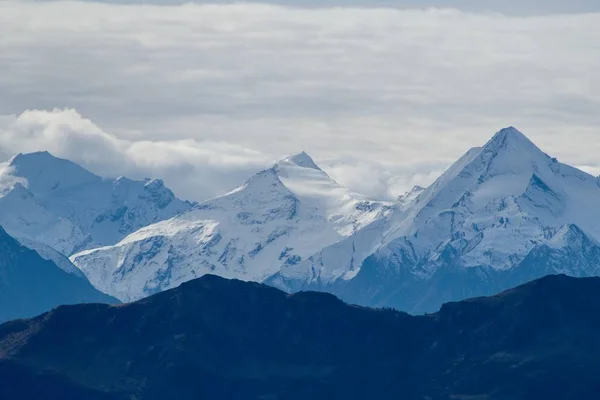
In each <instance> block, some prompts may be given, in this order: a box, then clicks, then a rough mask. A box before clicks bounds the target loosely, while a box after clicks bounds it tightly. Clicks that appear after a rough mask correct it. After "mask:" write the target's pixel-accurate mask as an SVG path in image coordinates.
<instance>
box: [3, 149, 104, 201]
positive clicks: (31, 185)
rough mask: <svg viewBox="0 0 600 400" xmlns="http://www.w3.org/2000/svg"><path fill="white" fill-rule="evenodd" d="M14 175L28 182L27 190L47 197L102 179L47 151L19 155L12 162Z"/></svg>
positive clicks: (10, 163)
mask: <svg viewBox="0 0 600 400" xmlns="http://www.w3.org/2000/svg"><path fill="white" fill-rule="evenodd" d="M9 167H12V168H13V169H14V175H15V176H17V177H20V178H25V179H26V180H27V185H26V186H27V189H28V190H29V191H30V192H32V193H33V194H35V195H42V196H43V195H46V194H48V193H49V192H51V191H53V190H57V189H59V188H60V189H64V188H69V187H74V186H78V185H82V184H85V183H89V182H93V181H99V180H100V179H101V178H100V177H98V176H96V175H94V174H92V173H91V172H89V171H88V170H86V169H85V168H83V167H81V166H80V165H78V164H75V163H74V162H72V161H69V160H65V159H62V158H58V157H55V156H53V155H52V154H50V153H49V152H47V151H39V152H35V153H26V154H17V155H16V156H14V157H13V158H12V159H11V160H10V162H9Z"/></svg>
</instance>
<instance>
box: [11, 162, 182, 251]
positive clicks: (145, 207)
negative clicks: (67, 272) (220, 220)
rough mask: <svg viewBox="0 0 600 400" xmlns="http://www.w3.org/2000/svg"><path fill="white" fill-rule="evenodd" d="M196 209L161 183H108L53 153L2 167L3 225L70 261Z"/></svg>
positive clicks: (14, 233)
mask: <svg viewBox="0 0 600 400" xmlns="http://www.w3.org/2000/svg"><path fill="white" fill-rule="evenodd" d="M191 207H192V204H190V203H188V202H184V201H181V200H179V199H177V198H176V197H175V196H174V195H173V193H172V192H171V191H170V190H169V189H167V188H166V187H165V186H164V185H163V183H162V181H160V180H156V179H154V180H146V181H132V180H130V179H127V178H123V177H121V178H118V179H105V178H101V177H99V176H96V175H94V174H92V173H91V172H89V171H87V170H85V169H84V168H82V167H80V166H79V165H77V164H75V163H73V162H71V161H68V160H63V159H59V158H56V157H54V156H52V155H51V154H49V153H47V152H39V153H31V154H19V155H17V156H15V157H13V158H12V159H11V160H10V161H8V162H7V163H5V164H3V165H2V166H1V167H0V224H1V225H2V226H3V227H4V228H5V229H6V231H7V232H9V233H10V234H11V235H13V236H15V237H18V238H25V239H30V240H34V241H35V242H39V243H43V244H45V245H48V246H50V247H52V248H54V249H55V250H58V251H60V252H61V253H63V254H65V255H71V254H72V253H74V252H76V251H80V250H83V249H88V248H93V247H99V246H105V245H110V244H115V243H117V242H119V241H120V240H121V239H123V238H124V237H125V236H127V235H128V234H130V233H132V232H134V231H136V230H137V229H139V228H142V227H144V226H146V225H149V224H151V223H154V222H157V221H160V220H164V219H167V218H171V217H173V216H175V215H177V214H179V213H181V212H184V211H187V210H189V209H190V208H191Z"/></svg>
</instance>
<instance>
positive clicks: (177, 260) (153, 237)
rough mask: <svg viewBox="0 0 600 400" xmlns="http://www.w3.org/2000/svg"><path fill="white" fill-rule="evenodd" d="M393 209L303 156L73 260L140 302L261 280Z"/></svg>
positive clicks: (102, 285) (97, 281)
mask: <svg viewBox="0 0 600 400" xmlns="http://www.w3.org/2000/svg"><path fill="white" fill-rule="evenodd" d="M390 212H391V207H390V205H388V204H385V203H381V202H376V201H372V200H369V199H367V198H365V197H364V196H361V195H358V194H356V193H353V192H351V191H349V190H348V189H346V188H344V187H342V186H340V185H338V184H337V183H336V182H335V181H333V180H332V179H331V178H330V177H329V176H328V175H327V174H326V173H325V172H323V171H322V170H321V169H320V168H319V167H318V166H317V165H316V164H315V163H314V162H313V160H312V159H311V158H310V157H309V156H308V155H307V154H306V153H300V154H297V155H295V156H293V157H289V158H286V159H284V160H282V161H280V162H278V163H277V164H275V165H274V166H273V167H272V168H269V169H267V170H264V171H261V172H259V173H258V174H256V175H254V176H253V177H251V178H250V179H249V180H248V181H247V182H246V183H245V184H244V185H242V186H241V187H239V188H237V189H235V190H234V191H232V192H230V193H228V194H225V195H223V196H221V197H217V198H215V199H211V200H208V201H205V202H203V203H201V204H200V205H198V206H197V207H195V208H194V209H193V210H191V211H189V212H187V213H184V214H181V215H179V216H177V217H175V218H172V219H170V220H167V221H163V222H159V223H157V224H153V225H150V226H147V227H145V228H142V229H140V230H139V231H137V232H135V233H133V234H131V235H129V236H128V237H126V238H125V239H123V240H122V241H121V242H120V243H118V244H116V245H114V246H109V247H104V248H99V249H92V250H88V251H84V252H81V253H78V254H75V255H73V256H72V257H71V260H72V261H73V262H74V263H75V264H76V265H77V266H78V267H80V268H81V269H82V271H84V272H85V274H86V276H87V277H88V278H89V279H90V281H91V282H92V284H94V285H95V286H96V287H97V288H99V289H100V290H102V291H104V292H106V293H109V294H111V295H113V296H115V297H117V298H119V299H121V300H123V301H129V300H136V299H139V298H141V297H145V296H148V295H150V294H153V293H156V292H158V291H161V290H165V289H169V288H172V287H175V286H177V285H179V284H180V283H182V282H185V281H187V280H190V279H193V278H196V277H200V276H202V275H204V274H207V273H212V274H218V275H221V276H224V277H228V278H240V279H243V280H254V281H261V280H263V279H265V278H268V277H269V276H270V275H272V274H274V273H276V272H277V271H279V270H280V269H281V268H282V267H284V266H287V265H294V264H297V263H299V262H301V261H303V260H305V259H307V258H308V257H310V256H312V255H313V254H314V253H316V252H318V251H319V250H320V249H322V248H323V247H325V246H328V245H334V244H335V243H338V242H339V241H340V240H342V239H344V238H346V237H349V236H353V235H354V234H356V233H357V232H359V231H361V230H362V229H365V228H366V227H369V226H370V225H371V224H372V223H374V222H376V221H378V220H380V219H382V218H383V217H384V216H385V215H387V214H389V213H390ZM367 229H368V228H367ZM358 247H359V250H361V251H364V252H368V251H369V250H370V249H369V248H367V249H362V248H361V247H360V246H358Z"/></svg>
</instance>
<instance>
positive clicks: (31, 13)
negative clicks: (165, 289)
mask: <svg viewBox="0 0 600 400" xmlns="http://www.w3.org/2000/svg"><path fill="white" fill-rule="evenodd" d="M598 24H600V14H589V15H555V16H548V17H532V18H521V17H506V16H502V15H491V14H489V15H484V14H470V13H465V12H460V11H456V10H435V9H430V10H412V11H406V10H398V9H364V8H363V9H352V8H346V9H343V8H318V9H297V8H289V7H277V6H268V5H258V4H254V5H252V4H239V5H203V6H201V5H194V4H186V5H181V6H164V7H157V6H148V5H137V6H124V5H117V4H112V5H111V4H96V3H77V2H53V3H29V2H11V1H5V2H0V70H1V71H2V73H1V74H0V93H1V94H0V114H5V115H6V114H14V115H21V113H22V112H23V110H26V109H46V110H52V109H53V108H55V107H59V108H63V109H64V108H74V109H76V110H77V111H78V112H79V113H81V114H82V115H84V116H85V117H87V118H90V119H91V120H92V121H94V123H97V124H98V125H99V126H101V127H102V129H100V128H98V127H97V126H96V125H94V124H92V123H91V122H89V121H86V120H84V119H82V118H79V116H78V115H77V116H75V115H74V114H73V113H74V112H73V111H58V112H53V113H50V112H47V113H44V112H42V113H41V114H40V113H37V114H36V113H35V112H29V113H25V114H22V115H21V116H20V117H19V121H18V122H19V123H20V124H23V127H20V128H19V129H20V130H19V132H24V133H27V132H30V133H31V132H34V131H44V132H52V133H46V134H45V135H46V136H44V137H47V138H49V139H47V140H45V141H41V140H29V141H28V140H26V139H18V138H16V137H11V142H10V147H9V145H8V144H6V143H4V142H3V143H2V145H3V146H2V147H6V148H10V149H11V150H12V149H13V148H17V147H19V146H21V147H19V148H24V147H25V145H24V144H19V143H21V142H22V143H28V144H27V146H28V148H30V149H33V147H36V149H37V148H39V147H41V146H46V148H48V149H49V150H51V151H54V152H55V153H57V154H62V155H68V154H74V155H78V154H80V156H79V157H80V158H81V159H84V158H85V160H84V161H86V162H87V163H88V164H90V165H93V166H94V168H96V170H97V171H98V172H101V173H102V172H104V171H107V172H110V173H111V174H118V173H119V171H117V169H118V168H123V169H124V172H121V173H130V174H142V173H143V174H149V173H152V174H153V175H158V176H169V177H171V178H172V179H171V181H172V182H171V186H178V185H179V186H181V187H183V189H178V187H176V189H178V190H186V191H185V192H184V193H185V194H186V195H187V194H188V193H191V191H192V190H193V191H194V193H200V192H202V193H207V194H208V195H212V194H216V193H218V192H219V191H221V190H224V188H231V187H232V186H234V185H235V184H237V183H239V182H240V181H242V180H243V179H244V178H245V177H246V174H247V173H249V172H250V171H251V170H255V169H258V168H260V167H261V166H263V165H266V164H268V163H269V162H271V161H272V160H275V159H277V158H280V157H282V156H284V155H286V154H292V153H296V152H298V151H300V150H306V151H307V152H309V153H310V154H311V155H313V156H314V157H315V159H316V160H317V162H320V161H321V162H320V164H322V165H323V166H324V167H325V169H327V170H329V172H330V173H331V175H332V176H333V177H334V178H335V179H337V180H338V181H340V183H344V184H348V185H349V186H350V187H352V188H354V189H356V190H361V191H366V192H368V193H369V194H372V195H374V196H378V197H382V196H386V197H395V196H397V195H398V194H399V193H400V192H402V191H403V190H405V189H408V188H409V187H410V186H412V185H413V184H414V183H427V182H428V181H430V180H431V178H432V176H433V175H434V174H435V173H436V172H437V171H439V170H440V169H441V168H443V166H445V165H447V164H448V163H450V162H451V161H453V160H454V159H456V158H457V157H459V156H460V155H461V154H462V153H463V152H464V151H466V150H467V149H468V148H469V147H471V146H474V145H480V144H482V143H483V142H485V141H486V140H487V138H488V137H489V136H490V135H491V134H492V133H493V132H494V131H496V130H498V129H499V128H501V127H504V126H507V125H515V126H517V127H518V128H520V129H521V130H523V131H524V132H525V133H526V134H528V135H529V136H530V137H531V138H532V139H533V140H534V141H536V142H537V143H538V144H539V145H540V146H541V147H542V148H544V150H546V151H548V152H549V153H552V154H553V155H556V156H557V157H559V158H560V159H561V161H566V162H569V163H572V164H576V165H588V166H593V165H597V164H598V157H597V154H600V141H599V140H598V133H599V132H598V127H599V126H600V114H599V113H598V112H597V110H598V109H600V80H599V79H597V78H596V75H597V72H596V71H598V69H599V68H600V48H598V46H597V43H599V42H600V31H599V30H598V29H597V26H598ZM13 119H14V118H13ZM48 119H51V121H49V120H48ZM65 119H66V120H70V122H68V123H67V122H65ZM61 121H62V122H61ZM36 124H37V125H36ZM61 124H62V125H61ZM63 130H64V132H62V131H63ZM74 132H79V133H78V134H75V133H74ZM81 132H83V133H81ZM90 132H91V133H90ZM105 132H110V135H109V134H106V133H105ZM86 135H88V136H86ZM90 135H91V136H90ZM23 137H24V138H25V137H26V136H23ZM67 138H68V143H67V141H66V139H67ZM77 141H83V142H85V143H87V144H88V145H86V144H83V143H81V142H79V143H78V142H77ZM86 146H87V147H86ZM79 148H85V149H88V150H86V151H84V150H82V151H79V150H78V149H79ZM97 149H102V153H98V154H102V156H98V155H97V153H96V151H97ZM111 157H115V158H111ZM358 160H360V161H358ZM179 174H184V175H185V176H188V177H190V178H189V179H190V180H186V179H187V178H186V179H181V180H178V179H177V177H178V176H179ZM186 174H187V175H186ZM191 177H193V179H192V178H191ZM167 181H169V179H167ZM192 186H193V188H194V189H192ZM194 197H195V198H197V197H198V196H197V195H196V196H194Z"/></svg>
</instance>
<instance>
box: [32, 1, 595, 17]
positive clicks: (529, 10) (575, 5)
mask: <svg viewBox="0 0 600 400" xmlns="http://www.w3.org/2000/svg"><path fill="white" fill-rule="evenodd" d="M38 1H51V0H38ZM103 2H106V3H114V4H143V3H146V4H148V3H152V4H184V3H189V2H190V1H188V0H103ZM262 2H263V3H270V4H279V5H284V6H296V7H321V8H325V7H349V6H355V7H356V6H358V7H366V8H373V7H393V8H400V9H402V8H428V7H435V8H455V9H458V10H463V11H472V12H497V13H503V14H510V15H546V14H555V13H589V12H598V11H600V1H597V0H267V1H262ZM196 3H205V4H208V3H212V4H231V3H258V1H236V0H213V1H198V2H196Z"/></svg>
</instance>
